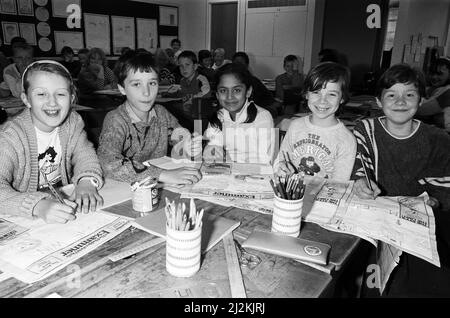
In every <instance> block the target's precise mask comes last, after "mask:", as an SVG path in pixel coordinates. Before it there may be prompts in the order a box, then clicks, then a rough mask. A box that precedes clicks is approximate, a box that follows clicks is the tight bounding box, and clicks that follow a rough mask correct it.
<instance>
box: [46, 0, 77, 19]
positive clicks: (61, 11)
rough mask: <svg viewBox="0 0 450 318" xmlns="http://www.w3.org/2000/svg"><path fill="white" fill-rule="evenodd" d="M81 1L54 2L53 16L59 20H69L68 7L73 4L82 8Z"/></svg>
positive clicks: (57, 0)
mask: <svg viewBox="0 0 450 318" xmlns="http://www.w3.org/2000/svg"><path fill="white" fill-rule="evenodd" d="M80 2H81V0H52V12H53V16H54V17H57V18H67V16H68V15H69V13H67V11H66V10H67V7H68V6H69V5H71V4H76V5H78V6H79V7H80V8H81V3H80Z"/></svg>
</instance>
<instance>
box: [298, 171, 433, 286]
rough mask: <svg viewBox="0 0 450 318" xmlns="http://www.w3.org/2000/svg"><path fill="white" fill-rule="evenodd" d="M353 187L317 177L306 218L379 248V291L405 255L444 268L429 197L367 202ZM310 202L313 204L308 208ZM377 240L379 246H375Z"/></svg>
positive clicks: (311, 187)
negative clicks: (428, 201) (401, 256)
mask: <svg viewBox="0 0 450 318" xmlns="http://www.w3.org/2000/svg"><path fill="white" fill-rule="evenodd" d="M352 188H353V182H352V181H350V182H335V181H332V180H323V179H322V180H320V179H319V178H315V179H314V180H312V181H311V182H310V183H309V187H307V190H306V194H305V199H304V200H305V202H304V206H303V218H304V219H305V221H309V222H314V223H317V224H319V225H320V226H322V227H324V228H326V229H329V230H332V231H338V232H342V233H348V234H353V235H356V236H359V237H361V238H363V239H365V240H367V241H369V242H371V243H372V244H374V245H375V246H377V245H378V250H379V251H378V254H379V257H378V265H379V266H380V274H381V277H380V278H381V288H380V289H381V292H382V291H383V290H384V287H385V286H386V283H387V281H388V279H389V275H390V273H391V272H392V270H393V269H394V268H395V266H396V265H397V264H398V261H399V257H400V254H401V251H405V252H407V253H409V254H412V255H414V256H416V257H419V258H421V259H423V260H425V261H428V262H430V263H432V264H434V265H436V266H440V261H439V255H438V252H437V244H436V236H435V220H434V214H433V210H432V209H431V207H430V206H428V205H427V204H426V202H427V200H428V195H427V194H423V195H421V196H419V197H404V196H398V197H378V198H376V199H375V200H364V199H360V198H358V197H357V196H356V194H355V193H353V192H352ZM318 189H320V190H318ZM311 198H312V200H313V204H312V206H311V207H310V209H309V208H308V202H310V201H311ZM305 204H306V211H305ZM375 240H379V241H381V242H380V243H379V244H377V242H376V241H375Z"/></svg>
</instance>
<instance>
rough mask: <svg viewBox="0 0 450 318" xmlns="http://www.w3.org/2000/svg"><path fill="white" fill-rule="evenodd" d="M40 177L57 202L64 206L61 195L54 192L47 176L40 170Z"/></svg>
mask: <svg viewBox="0 0 450 318" xmlns="http://www.w3.org/2000/svg"><path fill="white" fill-rule="evenodd" d="M40 172H41V175H42V176H43V177H44V182H45V184H46V185H47V186H48V188H49V189H50V191H51V193H52V194H53V195H54V196H55V198H56V199H58V201H59V202H60V203H61V204H66V203H65V202H64V200H63V198H62V197H61V195H60V194H59V193H58V191H56V189H55V187H54V186H53V185H52V184H51V183H50V181H48V179H47V175H46V174H45V172H44V171H42V170H40Z"/></svg>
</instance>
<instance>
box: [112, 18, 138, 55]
mask: <svg viewBox="0 0 450 318" xmlns="http://www.w3.org/2000/svg"><path fill="white" fill-rule="evenodd" d="M111 23H112V30H113V50H114V54H120V51H121V50H122V48H124V47H129V48H131V49H133V50H134V49H135V43H134V18H132V17H117V16H111Z"/></svg>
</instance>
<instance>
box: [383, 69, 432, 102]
mask: <svg viewBox="0 0 450 318" xmlns="http://www.w3.org/2000/svg"><path fill="white" fill-rule="evenodd" d="M397 83H401V84H414V86H416V88H417V90H418V91H419V95H420V97H424V96H425V94H426V93H425V89H426V84H425V77H424V75H423V73H422V72H421V71H420V70H418V69H416V68H413V67H411V66H410V65H408V64H396V65H393V66H391V67H390V68H388V69H387V70H386V72H384V73H383V75H381V77H380V79H379V80H378V83H377V90H376V94H377V96H378V98H381V94H382V93H383V90H384V89H388V88H390V87H392V86H394V85H395V84H397Z"/></svg>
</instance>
